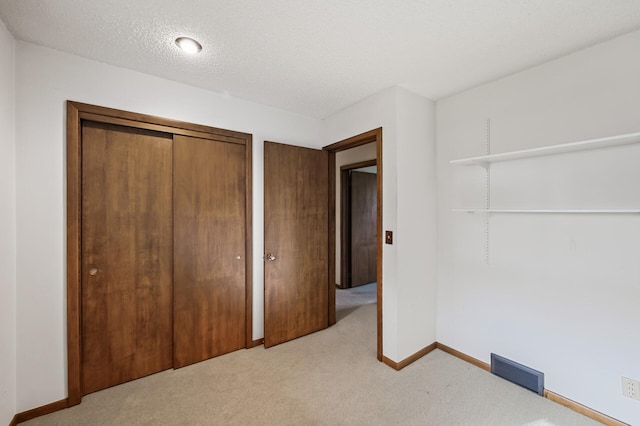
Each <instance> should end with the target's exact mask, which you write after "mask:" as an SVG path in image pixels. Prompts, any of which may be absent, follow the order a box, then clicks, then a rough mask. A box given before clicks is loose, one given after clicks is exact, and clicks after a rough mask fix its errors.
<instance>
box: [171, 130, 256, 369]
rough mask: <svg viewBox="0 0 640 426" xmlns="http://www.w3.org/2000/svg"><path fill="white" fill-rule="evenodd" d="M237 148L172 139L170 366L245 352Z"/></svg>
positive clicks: (241, 153) (241, 151)
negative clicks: (171, 312) (172, 348)
mask: <svg viewBox="0 0 640 426" xmlns="http://www.w3.org/2000/svg"><path fill="white" fill-rule="evenodd" d="M245 186H246V185H245V146H244V145H239V144H232V143H225V142H216V141H212V140H207V139H198V138H192V137H186V136H175V137H174V214H175V221H174V253H175V256H174V367H176V368H177V367H181V366H184V365H188V364H192V363H194V362H198V361H202V360H205V359H208V358H211V357H214V356H217V355H221V354H224V353H227V352H231V351H234V350H237V349H240V348H244V347H245V343H246V340H245V321H246V320H245V318H246V317H245V309H246V303H245V273H246V270H245V215H246V211H245V191H246V188H245Z"/></svg>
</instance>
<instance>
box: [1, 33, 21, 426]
mask: <svg viewBox="0 0 640 426" xmlns="http://www.w3.org/2000/svg"><path fill="white" fill-rule="evenodd" d="M0 93H3V96H2V97H1V98H0V129H1V130H2V134H3V138H2V141H0V195H1V196H2V200H1V201H0V235H2V236H3V241H2V243H1V245H0V283H2V298H0V366H1V367H0V424H1V423H4V424H9V423H10V422H11V421H12V420H13V418H14V415H15V414H16V393H17V390H16V389H17V387H16V361H17V359H16V331H17V328H16V288H17V285H16V192H15V190H16V186H15V146H16V138H15V40H14V38H13V36H12V35H11V34H10V33H9V31H8V30H7V29H6V26H5V25H4V23H3V22H2V21H0ZM5 94H6V95H5Z"/></svg>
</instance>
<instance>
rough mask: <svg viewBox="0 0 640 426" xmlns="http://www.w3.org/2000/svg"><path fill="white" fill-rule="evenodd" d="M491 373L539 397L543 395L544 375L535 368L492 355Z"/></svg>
mask: <svg viewBox="0 0 640 426" xmlns="http://www.w3.org/2000/svg"><path fill="white" fill-rule="evenodd" d="M491 372H492V373H493V374H495V375H496V376H500V377H502V378H503V379H506V380H508V381H510V382H512V383H515V384H516V385H520V386H522V387H523V388H527V389H529V390H532V391H534V392H536V393H537V394H538V395H542V394H543V390H544V373H542V372H540V371H537V370H534V369H533V368H529V367H525V366H524V365H522V364H518V363H517V362H514V361H511V360H510V359H507V358H503V357H501V356H500V355H496V354H491Z"/></svg>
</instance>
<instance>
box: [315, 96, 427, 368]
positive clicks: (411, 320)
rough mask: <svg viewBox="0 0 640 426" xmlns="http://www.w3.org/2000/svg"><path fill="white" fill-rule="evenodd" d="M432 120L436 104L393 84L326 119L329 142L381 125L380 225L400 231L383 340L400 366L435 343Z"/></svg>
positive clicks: (388, 269) (386, 282)
mask: <svg viewBox="0 0 640 426" xmlns="http://www.w3.org/2000/svg"><path fill="white" fill-rule="evenodd" d="M433 115H434V105H433V103H432V102H431V101H429V100H427V99H424V98H422V97H420V96H418V95H415V94H413V93H411V92H408V91H407V90H404V89H401V88H397V87H394V88H389V89H386V90H383V91H382V92H380V93H377V94H375V95H373V96H371V97H368V98H366V99H364V100H362V101H360V102H358V103H356V104H355V105H352V106H351V107H349V108H346V109H344V110H343V111H340V112H338V113H336V114H334V115H332V116H330V117H328V118H327V119H326V120H325V142H326V144H330V143H333V142H337V141H339V140H342V139H346V138H348V137H351V136H355V135H357V134H360V133H363V132H365V131H368V130H372V129H375V128H378V127H382V151H383V152H382V180H383V184H382V193H383V194H382V200H383V209H382V210H383V211H382V226H383V229H384V230H391V231H393V232H394V244H393V245H386V244H385V245H383V254H382V275H383V280H382V310H383V313H382V315H383V341H382V342H383V354H384V355H385V356H386V357H387V358H389V359H391V360H392V361H396V362H398V361H402V360H403V359H405V358H407V357H408V356H410V355H412V354H414V353H415V352H417V351H419V350H421V349H422V348H424V347H425V346H427V345H429V344H431V343H433V342H434V341H435V332H436V329H435V287H436V272H435V262H436V259H435V252H436V251H435V245H436V227H435V208H436V207H435V169H434V167H433V156H434V147H435V138H434V128H433ZM401 182H403V183H404V184H405V185H407V188H406V189H401V188H400V183H401ZM421 195H424V199H422V198H423V197H422V196H421ZM400 220H402V223H400ZM400 253H402V258H401V257H400ZM425 259H426V260H425ZM416 306H419V308H417V309H416ZM409 311H410V312H409Z"/></svg>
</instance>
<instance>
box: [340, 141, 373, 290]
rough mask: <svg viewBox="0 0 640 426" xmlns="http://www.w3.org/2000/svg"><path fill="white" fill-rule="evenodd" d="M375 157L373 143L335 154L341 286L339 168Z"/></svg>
mask: <svg viewBox="0 0 640 426" xmlns="http://www.w3.org/2000/svg"><path fill="white" fill-rule="evenodd" d="M354 136H355V135H354ZM336 142H338V141H336ZM376 155H377V153H376V144H375V143H374V142H372V143H368V144H366V145H362V146H358V147H356V148H351V149H347V150H345V151H340V152H337V153H336V284H342V280H341V277H340V273H341V271H342V268H341V260H340V258H341V257H342V238H341V236H342V235H341V226H342V215H341V214H340V209H341V204H340V200H341V199H342V186H341V183H340V179H341V177H340V176H341V174H340V173H341V172H340V167H342V166H345V165H347V164H355V163H359V162H362V161H367V160H375V159H376ZM373 167H375V166H373Z"/></svg>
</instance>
